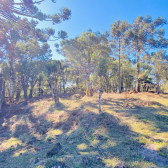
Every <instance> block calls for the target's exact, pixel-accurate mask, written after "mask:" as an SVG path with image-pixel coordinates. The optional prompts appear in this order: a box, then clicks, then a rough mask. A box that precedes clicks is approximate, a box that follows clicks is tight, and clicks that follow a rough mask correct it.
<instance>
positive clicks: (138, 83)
mask: <svg viewBox="0 0 168 168" xmlns="http://www.w3.org/2000/svg"><path fill="white" fill-rule="evenodd" d="M139 56H140V49H138V50H137V80H136V84H137V85H136V91H137V92H140V80H139V72H140V66H139Z"/></svg>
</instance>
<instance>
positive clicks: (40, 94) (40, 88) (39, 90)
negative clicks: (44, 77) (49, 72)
mask: <svg viewBox="0 0 168 168" xmlns="http://www.w3.org/2000/svg"><path fill="white" fill-rule="evenodd" d="M38 90H39V96H41V81H39V88H38Z"/></svg>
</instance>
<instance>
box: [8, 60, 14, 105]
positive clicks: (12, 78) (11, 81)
mask: <svg viewBox="0 0 168 168" xmlns="http://www.w3.org/2000/svg"><path fill="white" fill-rule="evenodd" d="M13 85H14V70H13V57H11V60H10V93H9V94H10V95H9V97H10V103H13V102H14V99H13V96H14V86H13Z"/></svg>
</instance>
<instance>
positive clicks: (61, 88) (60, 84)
mask: <svg viewBox="0 0 168 168" xmlns="http://www.w3.org/2000/svg"><path fill="white" fill-rule="evenodd" d="M61 90H62V84H61V82H60V93H61Z"/></svg>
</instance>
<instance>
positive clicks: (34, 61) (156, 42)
mask: <svg viewBox="0 0 168 168" xmlns="http://www.w3.org/2000/svg"><path fill="white" fill-rule="evenodd" d="M1 3H2V2H1ZM11 3H12V1H11ZM8 5H9V4H8ZM13 5H16V4H13ZM20 5H25V7H26V6H27V4H25V2H23V4H20ZM29 5H32V6H33V4H29ZM1 8H2V6H1ZM10 8H11V6H10ZM21 9H22V8H20V10H21ZM28 9H29V8H28ZM35 11H36V12H34V15H33V12H32V11H31V12H32V13H31V12H30V11H29V12H30V13H29V14H31V17H34V18H36V19H39V20H47V19H51V21H52V22H53V23H60V22H61V19H62V20H63V21H64V20H67V19H69V16H70V10H68V9H67V8H65V10H63V11H62V13H61V14H57V15H56V14H55V15H53V16H47V15H43V14H42V13H38V11H37V10H35ZM15 12H16V11H15ZM20 12H21V11H20ZM23 15H25V16H26V14H25V13H23ZM14 16H15V15H11V16H10V18H9V16H7V14H5V13H4V18H3V19H2V18H1V20H0V109H1V107H2V105H3V104H5V100H7V99H5V97H7V98H8V100H9V102H10V103H13V102H14V101H19V99H20V98H24V99H25V100H27V99H28V97H29V98H32V97H33V96H38V95H39V96H41V95H42V94H49V93H51V94H52V96H53V99H54V101H55V104H57V103H58V102H59V93H66V92H75V91H83V92H86V95H87V96H92V95H93V92H99V96H100V98H101V93H102V92H119V93H121V92H123V91H131V90H134V91H136V92H140V91H148V90H149V89H150V88H155V89H156V91H157V93H159V92H160V84H164V83H166V81H167V80H168V56H167V55H166V48H167V46H168V40H167V39H165V38H164V34H165V32H164V29H163V26H164V25H165V24H167V21H166V19H164V18H162V17H158V18H156V19H155V20H152V18H151V17H150V16H146V17H142V16H139V17H137V18H136V19H135V20H134V22H133V23H132V24H129V23H127V22H126V21H120V20H117V21H116V22H114V23H112V25H111V28H110V27H109V31H105V32H104V33H103V34H101V33H100V32H92V30H88V31H86V32H83V33H82V34H81V35H80V36H77V37H75V38H74V39H67V33H66V32H65V31H59V32H58V36H55V30H54V29H52V28H45V29H39V28H37V24H38V22H37V21H35V20H31V21H29V20H28V19H26V18H18V17H17V18H16V17H14ZM42 16H43V17H42ZM38 17H39V18H38ZM40 17H41V18H40ZM11 18H12V19H11ZM52 38H53V39H52ZM57 39H62V41H61V43H60V44H57V43H56V44H55V47H56V51H57V52H58V53H59V54H62V55H63V56H64V57H65V59H64V60H61V61H60V60H52V59H51V56H52V54H51V52H52V51H51V49H50V46H49V44H48V43H47V42H48V41H49V40H57Z"/></svg>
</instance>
